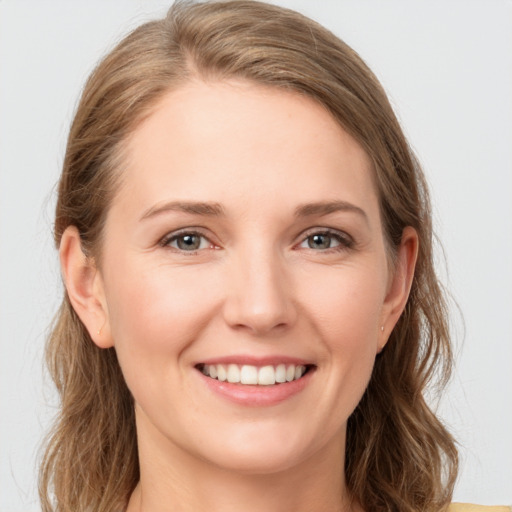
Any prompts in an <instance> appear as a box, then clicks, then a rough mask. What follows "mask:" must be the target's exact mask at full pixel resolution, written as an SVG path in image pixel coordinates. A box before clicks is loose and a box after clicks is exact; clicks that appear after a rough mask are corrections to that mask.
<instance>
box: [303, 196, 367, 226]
mask: <svg viewBox="0 0 512 512" xmlns="http://www.w3.org/2000/svg"><path fill="white" fill-rule="evenodd" d="M336 212H353V213H357V214H358V215H360V216H361V217H363V219H364V220H365V221H366V223H367V224H368V223H369V220H368V215H367V214H366V212H365V211H364V210H363V209H362V208H359V206H356V205H355V204H352V203H349V202H347V201H321V202H318V203H306V204H302V205H299V206H298V207H297V208H296V209H295V216H296V217H309V216H311V215H320V216H322V215H329V214H331V213H336Z"/></svg>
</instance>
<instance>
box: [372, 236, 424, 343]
mask: <svg viewBox="0 0 512 512" xmlns="http://www.w3.org/2000/svg"><path fill="white" fill-rule="evenodd" d="M418 243H419V242H418V233H417V232H416V230H415V229H414V228H412V227H411V226H407V227H406V228H405V229H404V231H403V233H402V241H401V242H400V247H399V248H398V254H397V259H396V264H395V268H394V270H393V272H392V274H391V276H390V280H389V283H388V289H387V292H386V298H385V300H384V305H383V308H382V316H381V324H380V333H379V334H380V338H379V343H378V352H380V351H381V350H382V349H383V348H384V346H385V345H386V343H387V341H388V338H389V336H390V334H391V331H392V330H393V328H394V327H395V325H396V323H397V322H398V319H399V318H400V315H401V314H402V312H403V311H404V309H405V305H406V304H407V299H408V298H409V293H410V291H411V286H412V281H413V277H414V269H415V267H416V259H417V258H418Z"/></svg>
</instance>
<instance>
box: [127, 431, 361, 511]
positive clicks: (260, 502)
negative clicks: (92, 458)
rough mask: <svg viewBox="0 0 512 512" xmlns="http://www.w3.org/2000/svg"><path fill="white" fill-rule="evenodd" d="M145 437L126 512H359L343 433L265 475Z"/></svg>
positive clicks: (140, 439)
mask: <svg viewBox="0 0 512 512" xmlns="http://www.w3.org/2000/svg"><path fill="white" fill-rule="evenodd" d="M140 426H141V425H138V427H140ZM145 427H147V425H145ZM139 432H140V428H139ZM153 433H154V432H153ZM144 434H145V435H143V436H141V435H140V433H139V460H140V481H139V484H138V485H137V487H136V489H135V490H134V492H133V494H132V496H131V499H130V503H129V506H128V509H127V512H164V511H169V510H176V511H179V512H198V511H208V512H235V511H236V512H239V511H240V510H243V511H244V512H256V511H257V512H261V510H265V512H282V511H283V510H290V511H293V512H355V511H356V510H359V509H358V508H356V505H355V504H352V502H351V499H350V497H349V495H348V492H347V490H346V487H345V482H344V459H343V454H344V449H345V436H344V433H340V435H339V436H338V438H336V439H333V440H332V441H331V442H329V443H327V444H326V446H325V449H324V450H322V451H321V452H317V453H315V454H313V455H311V456H310V457H309V458H307V459H305V460H303V461H301V463H300V464H297V465H295V466H293V467H289V468H286V469H282V470H280V471H275V472H268V473H264V474H255V473H251V472H249V471H244V472H240V471H233V470H229V469H225V468H220V467H218V466H216V465H214V464H212V463H211V462H208V461H204V460H201V459H199V458H198V457H194V456H193V455H191V454H190V453H189V452H187V451H186V450H183V449H182V448H181V447H178V446H176V445H174V444H172V443H170V442H169V441H168V440H167V442H166V443H165V448H164V449H162V443H161V440H159V441H156V440H155V437H154V436H151V435H147V434H148V431H147V430H146V431H145V432H144Z"/></svg>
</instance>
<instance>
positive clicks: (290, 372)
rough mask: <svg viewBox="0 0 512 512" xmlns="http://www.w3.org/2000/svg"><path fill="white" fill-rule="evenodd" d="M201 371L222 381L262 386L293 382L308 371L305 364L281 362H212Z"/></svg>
mask: <svg viewBox="0 0 512 512" xmlns="http://www.w3.org/2000/svg"><path fill="white" fill-rule="evenodd" d="M201 371H202V372H203V373H204V374H205V375H206V376H207V377H211V378H212V379H217V380H219V381H221V382H224V381H228V382H230V383H232V384H236V383H241V384H250V385H260V386H272V385H273V384H276V383H277V384H279V383H283V382H291V381H293V380H297V379H300V378H301V377H302V376H303V375H304V373H305V372H306V367H305V366H303V365H294V364H290V365H285V364H279V365H277V366H270V365H268V366H261V367H257V366H252V365H249V364H244V365H242V366H238V365H237V364H228V365H227V366H226V365H223V364H210V365H206V364H205V365H204V366H203V367H202V368H201Z"/></svg>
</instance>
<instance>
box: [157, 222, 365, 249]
mask: <svg viewBox="0 0 512 512" xmlns="http://www.w3.org/2000/svg"><path fill="white" fill-rule="evenodd" d="M187 236H193V237H199V238H201V239H203V240H205V241H206V242H207V243H208V244H209V246H208V247H203V248H201V247H200V248H198V249H195V250H190V251H188V250H185V249H181V248H179V247H172V246H171V243H172V242H175V241H177V240H179V239H180V238H185V237H187ZM314 236H327V237H330V238H331V239H334V240H335V241H336V242H337V244H338V245H336V246H334V247H327V248H325V249H321V250H319V251H317V250H316V249H314V248H313V247H303V248H304V249H308V250H311V251H314V252H322V253H332V252H343V251H347V250H350V249H353V248H354V245H355V242H354V239H353V238H352V237H351V236H349V235H348V234H347V233H344V232H340V231H336V230H332V229H325V228H314V229H312V230H309V232H308V233H306V234H305V235H303V238H302V239H301V241H300V242H299V244H296V245H295V246H294V248H297V247H298V248H301V246H302V244H305V243H308V240H309V239H311V238H312V237H314ZM159 245H160V246H161V247H164V248H170V249H172V250H175V251H176V252H179V253H181V254H187V255H195V254H197V253H198V252H199V251H202V250H204V249H215V248H217V246H216V245H215V244H214V243H213V242H212V241H211V240H210V239H209V238H208V237H207V236H206V235H204V234H203V233H202V232H200V231H197V230H183V231H179V232H173V233H169V234H168V235H166V236H165V237H164V238H162V239H161V240H160V242H159Z"/></svg>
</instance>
